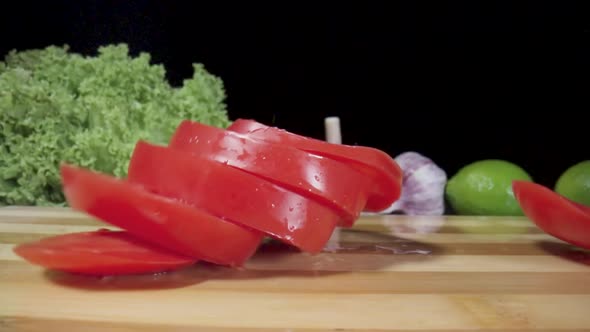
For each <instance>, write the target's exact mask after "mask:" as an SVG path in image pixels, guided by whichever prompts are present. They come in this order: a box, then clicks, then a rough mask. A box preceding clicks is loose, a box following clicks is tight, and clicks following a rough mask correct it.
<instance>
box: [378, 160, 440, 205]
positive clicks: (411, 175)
mask: <svg viewBox="0 0 590 332" xmlns="http://www.w3.org/2000/svg"><path fill="white" fill-rule="evenodd" d="M395 161H396V162H397V163H398V165H399V166H400V167H401V169H402V170H403V174H404V177H403V180H402V193H401V196H400V198H399V199H398V200H397V201H396V202H394V203H393V204H392V205H391V206H390V207H389V208H387V209H385V210H383V211H381V212H379V213H381V214H388V213H392V212H402V213H404V214H406V215H411V216H415V215H422V216H426V215H443V214H444V212H445V199H444V193H445V186H446V184H447V173H446V172H445V171H444V170H443V169H442V168H440V167H438V166H437V165H436V164H435V163H434V162H433V161H432V160H431V159H430V158H427V157H425V156H423V155H421V154H419V153H417V152H413V151H409V152H404V153H402V154H400V155H398V156H397V157H395Z"/></svg>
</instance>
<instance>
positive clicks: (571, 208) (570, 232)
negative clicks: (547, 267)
mask: <svg viewBox="0 0 590 332" xmlns="http://www.w3.org/2000/svg"><path fill="white" fill-rule="evenodd" d="M512 190H513V192H514V196H515V197H516V200H517V201H518V203H519V204H520V206H521V208H522V210H523V212H524V214H525V215H526V216H527V217H528V218H529V219H531V220H532V221H533V222H534V223H535V224H536V225H537V226H538V227H539V228H541V229H542V230H543V231H545V232H546V233H547V234H550V235H552V236H555V237H556V238H558V239H561V240H563V241H565V242H568V243H570V244H573V245H576V246H579V247H582V248H586V249H590V207H588V206H585V205H582V204H579V203H576V202H574V201H572V200H570V199H568V198H566V197H564V196H562V195H560V194H558V193H556V192H554V191H552V190H551V189H549V188H547V187H545V186H542V185H540V184H536V183H533V182H529V181H522V180H515V181H513V182H512Z"/></svg>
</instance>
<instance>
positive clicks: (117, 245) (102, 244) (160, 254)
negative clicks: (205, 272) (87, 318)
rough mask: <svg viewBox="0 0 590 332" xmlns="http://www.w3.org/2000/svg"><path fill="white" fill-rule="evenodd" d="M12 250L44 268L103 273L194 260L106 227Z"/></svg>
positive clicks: (129, 271) (160, 267)
mask: <svg viewBox="0 0 590 332" xmlns="http://www.w3.org/2000/svg"><path fill="white" fill-rule="evenodd" d="M13 250H14V252H15V253H16V254H17V255H19V256H20V257H22V258H24V259H25V260H26V261H28V262H30V263H32V264H35V265H40V266H43V267H45V268H47V269H52V270H61V271H65V272H71V273H79V274H88V275H103V276H104V275H122V274H143V273H158V272H166V271H172V270H175V269H179V268H182V267H186V266H189V265H192V264H195V263H196V262H197V260H196V259H195V258H190V257H186V256H182V255H178V254H176V253H173V252H171V251H168V250H166V249H162V248H160V247H156V246H153V245H151V244H149V243H147V242H144V241H141V240H139V239H137V238H136V237H135V236H133V235H132V234H130V233H129V232H125V231H110V230H106V229H103V230H98V231H95V232H82V233H71V234H64V235H56V236H51V237H46V238H43V239H40V240H38V241H34V242H29V243H24V244H20V245H18V246H16V247H15V248H14V249H13Z"/></svg>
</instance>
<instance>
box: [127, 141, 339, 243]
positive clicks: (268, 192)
mask: <svg viewBox="0 0 590 332" xmlns="http://www.w3.org/2000/svg"><path fill="white" fill-rule="evenodd" d="M128 180H129V181H130V182H133V183H137V184H141V185H142V186H144V187H145V188H147V189H148V190H150V191H152V192H154V193H156V194H158V195H163V196H166V197H170V198H174V199H178V200H180V201H182V202H186V203H187V204H192V205H194V206H196V207H198V208H199V209H203V210H206V211H207V212H209V213H211V214H213V215H215V216H217V217H220V218H224V219H226V220H228V221H231V222H235V223H237V224H241V225H245V226H248V227H251V228H253V229H257V230H260V231H262V232H264V233H266V234H267V235H270V236H273V237H275V238H277V239H280V240H282V241H284V242H287V243H289V244H292V245H293V246H295V247H298V248H299V249H301V250H302V251H306V252H319V251H320V250H321V249H323V248H324V246H325V244H326V243H327V241H328V240H329V238H330V236H331V234H332V232H333V231H334V228H335V227H336V225H337V223H338V222H339V220H340V217H339V215H338V214H337V213H336V212H335V211H334V210H332V209H330V208H329V207H327V206H325V205H323V204H321V203H318V202H316V201H314V200H310V199H308V198H306V197H304V196H301V195H299V194H297V193H294V192H291V191H289V190H286V189H284V188H281V187H279V186H277V185H276V184H274V183H271V182H269V181H267V180H265V179H262V178H260V177H257V176H255V175H252V174H250V173H247V172H244V171H242V170H240V169H237V168H234V167H229V166H228V165H225V164H224V163H220V162H217V161H215V160H211V159H210V158H201V157H199V155H196V154H191V153H186V152H183V151H180V150H176V149H173V148H169V147H163V146H157V145H153V144H150V143H147V142H141V141H140V142H138V144H137V145H136V147H135V150H134V152H133V155H132V157H131V162H130V164H129V171H128Z"/></svg>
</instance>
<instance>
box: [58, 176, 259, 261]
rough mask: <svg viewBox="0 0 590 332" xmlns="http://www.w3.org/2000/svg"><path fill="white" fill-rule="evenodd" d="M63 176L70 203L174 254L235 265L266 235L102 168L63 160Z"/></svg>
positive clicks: (245, 258)
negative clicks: (133, 182) (92, 168)
mask: <svg viewBox="0 0 590 332" xmlns="http://www.w3.org/2000/svg"><path fill="white" fill-rule="evenodd" d="M61 177H62V182H63V188H64V194H65V196H66V199H67V201H68V203H69V204H70V206H71V207H72V208H73V209H76V210H80V211H83V212H86V213H88V214H89V215H92V216H94V217H96V218H98V219H100V220H102V221H104V222H107V223H109V224H112V225H115V226H117V227H120V228H123V229H125V230H127V231H129V232H130V233H131V234H133V235H134V236H137V237H138V238H140V239H142V240H144V241H146V242H148V243H151V244H154V245H159V246H161V247H163V248H167V249H169V250H171V251H174V252H176V253H178V254H182V255H185V256H189V257H194V258H198V259H202V260H205V261H208V262H212V263H217V264H221V265H229V266H239V265H242V264H243V262H244V261H246V260H247V259H248V258H249V257H251V256H252V255H253V254H254V252H255V251H256V249H257V248H258V245H259V244H260V243H261V241H262V238H263V237H264V234H263V233H261V232H258V231H255V230H252V229H248V228H246V227H242V226H240V225H236V224H234V223H231V222H228V221H225V220H223V219H220V218H217V217H214V216H212V215H210V214H208V213H207V212H205V211H203V210H200V209H197V208H195V207H192V206H189V205H186V204H182V203H180V202H178V201H175V200H172V199H170V198H166V197H162V196H158V195H156V194H153V193H150V192H148V191H146V190H144V189H143V188H141V187H140V186H138V185H137V184H132V183H129V182H127V181H124V180H121V179H117V178H114V177H111V176H108V175H105V174H101V173H97V172H93V171H90V170H87V169H83V168H79V167H75V166H71V165H66V164H62V166H61Z"/></svg>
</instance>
